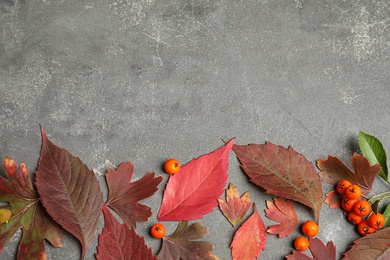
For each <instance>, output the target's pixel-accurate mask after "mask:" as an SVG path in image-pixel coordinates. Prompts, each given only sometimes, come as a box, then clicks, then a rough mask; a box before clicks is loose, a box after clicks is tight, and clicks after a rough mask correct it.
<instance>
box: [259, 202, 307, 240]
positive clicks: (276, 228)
mask: <svg viewBox="0 0 390 260" xmlns="http://www.w3.org/2000/svg"><path fill="white" fill-rule="evenodd" d="M274 201H275V202H271V201H267V208H268V209H266V210H265V215H266V216H267V218H269V219H271V220H273V221H276V222H280V224H277V225H272V226H270V227H269V228H268V230H267V232H268V233H271V234H278V235H279V237H286V236H288V235H290V234H291V233H292V232H293V231H294V229H295V228H296V227H297V226H298V224H299V221H298V215H297V212H296V211H295V208H294V205H293V203H292V201H291V200H283V199H280V198H275V199H274Z"/></svg>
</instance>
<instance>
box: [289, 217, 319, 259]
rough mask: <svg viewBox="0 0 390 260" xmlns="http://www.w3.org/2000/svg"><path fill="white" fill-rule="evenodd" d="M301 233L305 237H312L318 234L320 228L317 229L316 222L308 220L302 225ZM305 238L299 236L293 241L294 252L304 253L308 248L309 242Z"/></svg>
mask: <svg viewBox="0 0 390 260" xmlns="http://www.w3.org/2000/svg"><path fill="white" fill-rule="evenodd" d="M301 231H302V233H303V234H304V235H305V236H307V237H314V236H315V235H317V234H318V231H320V228H319V227H318V225H317V223H316V222H314V221H312V220H308V221H306V222H305V223H303V225H302V227H301ZM305 236H299V237H297V238H296V239H295V240H294V247H295V249H296V250H299V251H305V250H306V249H308V248H309V245H310V242H309V240H308V239H307V238H306V237H305Z"/></svg>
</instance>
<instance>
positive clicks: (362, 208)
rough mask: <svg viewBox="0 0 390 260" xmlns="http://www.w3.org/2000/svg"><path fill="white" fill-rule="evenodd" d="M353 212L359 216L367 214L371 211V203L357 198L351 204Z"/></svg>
mask: <svg viewBox="0 0 390 260" xmlns="http://www.w3.org/2000/svg"><path fill="white" fill-rule="evenodd" d="M353 212H354V213H355V214H356V215H359V216H362V217H364V216H367V215H368V214H369V213H370V212H371V204H370V203H368V202H367V201H365V200H359V201H358V202H356V203H355V204H354V205H353Z"/></svg>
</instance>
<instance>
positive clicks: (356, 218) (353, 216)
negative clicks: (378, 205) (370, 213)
mask: <svg viewBox="0 0 390 260" xmlns="http://www.w3.org/2000/svg"><path fill="white" fill-rule="evenodd" d="M362 219H363V217H362V216H359V215H356V214H355V212H353V211H351V212H349V213H348V221H349V222H351V223H352V224H353V225H357V224H359V223H360V222H362Z"/></svg>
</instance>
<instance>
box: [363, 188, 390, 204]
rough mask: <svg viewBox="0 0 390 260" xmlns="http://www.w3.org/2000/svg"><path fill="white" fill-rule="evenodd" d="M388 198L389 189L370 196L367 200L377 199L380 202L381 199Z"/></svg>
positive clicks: (389, 194) (389, 196) (389, 195)
mask: <svg viewBox="0 0 390 260" xmlns="http://www.w3.org/2000/svg"><path fill="white" fill-rule="evenodd" d="M388 198H390V191H386V192H382V193H379V194H378V195H375V196H373V197H371V198H370V199H369V200H368V202H369V203H372V202H373V201H376V200H379V202H381V201H382V200H385V199H388Z"/></svg>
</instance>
